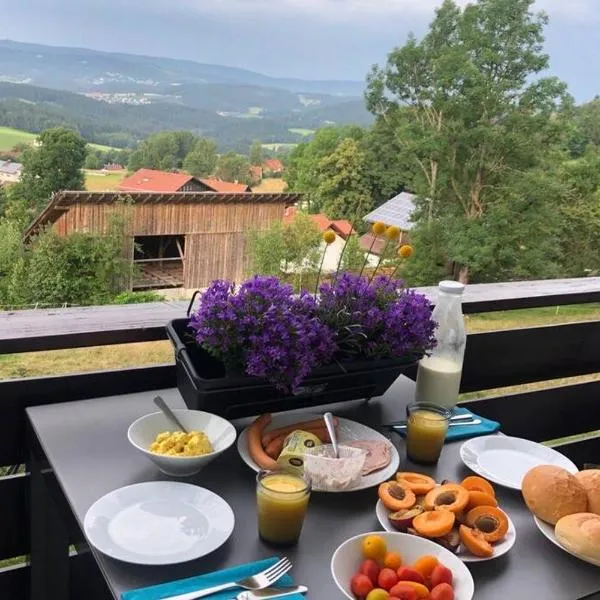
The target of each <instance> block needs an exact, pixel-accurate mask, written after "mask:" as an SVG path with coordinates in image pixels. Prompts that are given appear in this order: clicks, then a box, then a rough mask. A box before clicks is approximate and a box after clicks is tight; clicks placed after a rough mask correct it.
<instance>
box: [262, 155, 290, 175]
mask: <svg viewBox="0 0 600 600" xmlns="http://www.w3.org/2000/svg"><path fill="white" fill-rule="evenodd" d="M284 170H285V167H284V166H283V163H282V162H281V161H280V160H279V159H278V158H267V159H266V160H265V161H264V163H263V173H264V175H265V176H266V177H278V176H280V175H281V174H282V173H283V172H284Z"/></svg>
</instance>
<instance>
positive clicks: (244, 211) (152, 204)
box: [25, 191, 300, 289]
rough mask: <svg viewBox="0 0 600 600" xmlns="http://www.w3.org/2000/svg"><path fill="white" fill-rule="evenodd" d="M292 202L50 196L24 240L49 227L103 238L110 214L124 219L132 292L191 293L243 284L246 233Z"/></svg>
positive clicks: (277, 198)
mask: <svg viewBox="0 0 600 600" xmlns="http://www.w3.org/2000/svg"><path fill="white" fill-rule="evenodd" d="M299 200H300V196H299V195H298V194H253V193H242V194H240V193H237V194H223V193H213V192H175V193H149V192H130V193H124V192H79V191H66V192H57V193H56V194H54V195H53V196H52V199H51V201H50V203H49V204H48V206H46V208H45V209H44V210H43V212H42V213H41V214H40V215H39V216H38V217H37V218H36V220H35V221H34V222H33V223H32V225H31V226H30V227H29V229H28V230H27V232H26V233H25V238H26V239H27V238H29V237H30V236H32V235H34V234H35V233H36V232H37V231H39V230H40V229H42V228H44V227H48V226H52V227H53V228H54V230H55V231H56V232H57V233H58V234H59V235H68V234H70V233H74V232H104V231H106V229H107V226H108V224H109V222H110V217H111V215H113V214H115V212H117V213H119V214H123V215H126V223H127V231H128V233H129V234H130V235H129V239H130V240H131V244H130V246H129V248H130V249H129V250H128V253H130V255H131V260H132V261H133V263H134V264H135V265H136V266H137V267H138V268H137V269H136V270H135V272H136V275H135V277H134V280H133V282H132V285H131V287H132V288H133V289H158V288H167V287H172V288H175V287H182V288H186V289H196V288H202V287H205V286H206V285H208V283H209V282H211V281H212V280H214V279H229V280H232V281H241V280H242V279H244V277H246V276H247V267H248V252H247V247H246V246H247V244H246V242H247V236H248V232H249V231H256V230H265V229H268V228H269V227H270V226H271V224H272V223H274V222H276V221H281V220H282V218H283V215H284V212H285V208H286V207H287V206H290V205H292V204H295V203H296V202H298V201H299Z"/></svg>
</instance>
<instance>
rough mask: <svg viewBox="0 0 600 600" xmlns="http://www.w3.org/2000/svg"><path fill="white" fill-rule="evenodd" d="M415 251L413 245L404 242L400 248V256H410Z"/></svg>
mask: <svg viewBox="0 0 600 600" xmlns="http://www.w3.org/2000/svg"><path fill="white" fill-rule="evenodd" d="M413 252H414V249H413V247H412V246H411V245H410V244H404V245H403V246H400V248H399V249H398V256H399V257H400V258H410V257H411V256H412V254H413Z"/></svg>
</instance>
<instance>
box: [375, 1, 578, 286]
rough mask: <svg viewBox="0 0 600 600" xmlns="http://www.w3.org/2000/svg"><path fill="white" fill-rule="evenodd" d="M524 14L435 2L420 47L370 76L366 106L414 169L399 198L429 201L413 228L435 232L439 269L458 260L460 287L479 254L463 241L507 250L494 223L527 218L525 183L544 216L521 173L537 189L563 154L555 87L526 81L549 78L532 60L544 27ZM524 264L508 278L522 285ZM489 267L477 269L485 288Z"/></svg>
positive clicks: (522, 4)
mask: <svg viewBox="0 0 600 600" xmlns="http://www.w3.org/2000/svg"><path fill="white" fill-rule="evenodd" d="M533 4H534V0H480V1H479V2H478V3H477V4H471V5H467V6H466V7H465V8H464V9H463V10H461V9H460V8H459V7H458V6H457V5H456V3H455V2H453V1H452V0H445V2H444V4H443V5H442V6H441V7H440V8H439V9H438V10H437V12H436V16H435V19H434V21H433V22H432V23H431V25H430V28H429V31H428V33H427V34H426V35H425V36H424V38H423V39H422V40H421V41H418V40H417V39H416V38H414V37H411V38H410V39H409V41H408V43H407V44H406V45H405V46H404V47H402V48H398V49H396V50H393V51H392V52H391V53H390V54H389V56H388V61H387V65H386V66H385V67H384V68H380V67H375V68H374V69H373V71H372V72H371V74H370V76H369V86H368V91H367V103H368V107H369V109H370V110H371V111H372V112H373V113H374V114H375V115H376V116H377V118H378V121H379V122H381V123H382V124H384V125H385V126H387V127H389V128H390V130H391V131H393V132H394V134H395V139H396V140H397V142H398V144H399V146H400V147H401V148H402V151H403V153H404V155H405V156H406V157H407V158H408V159H410V161H411V163H412V165H413V166H414V175H413V177H412V180H411V181H410V182H409V184H408V187H409V188H410V189H411V190H412V191H414V192H415V193H417V194H418V195H419V196H421V197H422V198H423V199H427V202H426V203H424V204H423V203H422V204H421V207H422V208H424V210H421V212H420V218H421V220H422V221H424V222H425V223H426V224H429V225H431V223H432V222H433V220H434V219H436V220H439V221H440V222H441V223H442V231H444V234H445V235H444V238H443V240H440V242H441V241H443V243H444V248H443V249H442V251H443V253H444V254H445V255H446V258H447V260H453V261H458V260H459V257H458V255H453V254H452V252H458V253H459V254H460V263H461V269H460V276H461V279H463V280H465V281H466V280H467V279H468V278H469V269H470V268H471V267H473V268H475V269H479V268H480V266H481V260H480V259H481V257H480V253H481V246H480V244H479V243H471V244H470V245H468V246H467V245H465V244H463V243H462V242H461V240H462V239H464V238H466V237H469V236H472V241H473V242H475V241H476V240H477V241H479V242H481V240H482V236H483V237H484V238H485V240H486V241H488V242H489V244H488V245H489V246H490V247H495V248H500V247H504V246H506V245H508V244H509V243H512V242H514V241H515V240H514V236H513V235H512V232H511V231H510V230H509V228H508V227H506V225H505V223H503V222H502V220H501V219H500V218H499V216H500V215H503V214H504V215H507V214H511V210H510V206H507V203H510V202H520V203H521V205H520V206H519V208H518V210H525V206H524V205H523V204H522V203H523V202H525V200H524V197H523V194H521V193H520V186H522V185H523V184H524V179H527V192H528V199H529V201H530V202H534V203H535V206H536V207H537V209H538V210H539V213H540V214H541V213H545V212H546V210H545V208H546V207H545V206H544V203H547V202H549V201H550V199H549V198H541V197H539V195H538V194H532V193H530V192H531V191H532V187H531V180H530V179H528V178H527V177H525V175H526V174H527V173H528V172H529V171H531V172H533V173H535V175H536V176H538V177H540V183H543V184H544V185H545V184H546V183H547V181H546V174H547V171H546V170H545V169H546V167H547V166H548V164H550V163H552V162H554V163H556V160H557V157H558V155H559V153H560V150H559V149H560V148H562V147H563V146H564V143H565V139H564V138H565V135H564V134H565V133H566V131H567V128H566V127H565V120H564V115H565V112H563V109H564V108H565V107H569V106H570V99H569V97H568V96H567V95H566V91H565V90H566V88H565V85H564V84H563V83H561V82H560V81H558V80H557V79H555V78H541V79H535V77H536V76H537V75H538V74H539V73H540V72H541V71H543V70H545V69H546V68H547V67H548V57H547V55H545V54H543V52H542V44H543V41H544V38H543V28H544V26H545V25H546V23H547V18H546V16H545V15H543V14H541V13H540V14H534V13H533V12H532V11H531V8H532V6H533ZM524 174H525V175H524ZM533 187H534V186H533ZM517 212H518V211H517ZM505 234H506V235H507V237H506V238H505V239H504V241H503V236H505ZM530 234H531V235H535V236H536V241H533V240H532V239H531V238H529V239H528V242H527V243H528V244H529V245H531V244H536V243H537V242H542V241H543V240H542V237H543V236H544V235H546V234H542V233H541V232H538V233H536V232H534V231H531V232H530ZM421 251H422V249H421V248H419V247H417V253H419V252H421ZM436 255H437V253H436V252H433V253H430V252H423V255H422V256H432V257H433V256H436ZM525 264H526V261H522V262H521V263H519V265H513V267H514V268H515V270H514V272H515V275H516V274H517V273H519V274H520V275H519V276H522V275H523V270H522V269H521V267H523V266H524V265H525ZM529 264H530V266H532V265H534V264H536V263H535V261H532V262H530V263H529ZM517 266H518V268H517ZM495 268H496V267H495V266H494V265H493V264H487V265H486V267H485V271H486V274H485V276H486V278H487V277H489V276H492V272H493V270H494V269H495ZM501 270H502V269H501ZM504 272H505V274H506V275H507V276H508V273H507V272H506V271H504ZM472 274H473V273H472ZM532 274H533V273H532Z"/></svg>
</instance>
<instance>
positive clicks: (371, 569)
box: [359, 558, 380, 585]
mask: <svg viewBox="0 0 600 600" xmlns="http://www.w3.org/2000/svg"><path fill="white" fill-rule="evenodd" d="M359 570H360V572H361V573H363V574H364V575H366V576H367V577H368V578H369V579H370V580H371V581H372V582H373V585H377V578H378V577H379V571H380V569H379V565H378V564H377V561H375V560H373V559H372V558H367V560H363V562H362V564H361V565H360V569H359Z"/></svg>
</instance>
